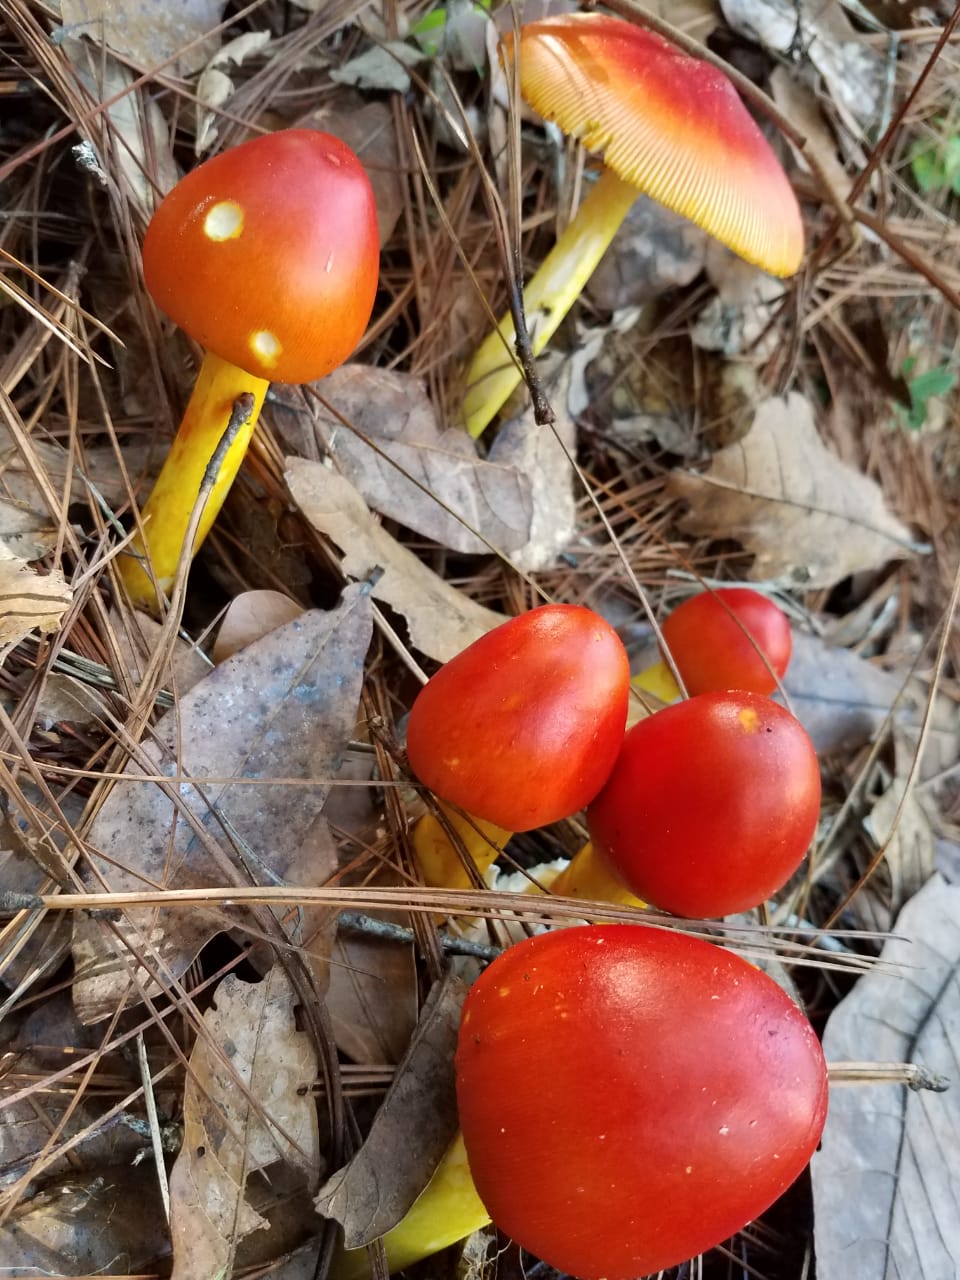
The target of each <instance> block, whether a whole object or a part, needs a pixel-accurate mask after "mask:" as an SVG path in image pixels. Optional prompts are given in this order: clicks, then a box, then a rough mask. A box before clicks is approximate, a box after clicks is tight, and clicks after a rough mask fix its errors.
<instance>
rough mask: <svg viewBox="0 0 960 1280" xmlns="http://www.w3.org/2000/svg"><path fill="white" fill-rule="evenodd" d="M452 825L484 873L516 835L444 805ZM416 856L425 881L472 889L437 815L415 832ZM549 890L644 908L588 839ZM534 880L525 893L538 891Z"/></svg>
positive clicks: (425, 819) (546, 884)
mask: <svg viewBox="0 0 960 1280" xmlns="http://www.w3.org/2000/svg"><path fill="white" fill-rule="evenodd" d="M441 808H442V809H443V812H444V815H445V817H446V819H447V821H448V822H449V823H450V826H451V827H452V828H453V829H454V830H455V831H456V833H457V835H458V836H459V838H460V841H461V842H462V844H463V847H464V850H465V851H466V852H467V853H468V854H469V855H470V857H471V858H472V859H473V862H474V865H475V866H476V868H477V870H478V871H479V873H480V874H481V875H483V874H484V873H485V872H486V871H487V869H488V868H489V867H491V866H492V865H493V863H494V862H495V861H496V859H497V857H498V855H499V853H500V851H501V849H502V848H503V846H504V845H505V844H506V843H507V841H508V840H509V839H510V837H511V835H512V834H513V833H512V832H510V831H505V830H504V829H503V827H497V826H494V824H493V823H492V822H484V821H483V820H482V819H479V818H469V817H467V816H466V815H465V814H460V813H457V812H456V810H454V809H451V808H450V807H449V806H447V805H441ZM410 838H411V842H412V844H413V851H414V856H415V857H416V859H417V864H418V866H419V868H420V873H421V875H422V876H423V879H424V882H425V883H426V884H428V885H431V886H432V887H433V888H437V889H469V888H472V887H473V882H472V880H471V879H470V876H469V875H468V874H467V870H466V868H465V867H464V865H463V862H462V861H461V859H460V857H459V856H458V853H457V850H456V848H455V847H454V843H453V841H452V840H451V839H450V836H449V835H448V834H447V831H446V830H445V829H444V826H443V824H442V823H441V822H439V821H438V820H437V819H436V818H435V817H434V816H433V815H432V814H429V813H428V814H424V816H423V817H422V818H420V819H419V820H418V821H417V822H416V824H415V825H414V828H413V831H412V833H411V837H410ZM543 886H544V888H545V889H546V890H547V891H548V892H549V893H552V894H557V895H558V896H560V897H564V898H580V899H583V900H586V901H592V902H611V903H614V904H616V905H618V906H628V907H642V906H644V905H645V904H644V903H643V902H641V900H640V899H639V898H637V897H635V896H634V895H633V894H632V893H631V892H630V890H629V889H627V888H626V887H625V886H624V885H622V884H621V883H620V881H619V880H618V879H617V878H616V876H615V875H613V873H612V872H611V871H610V870H609V869H608V868H607V865H606V863H605V862H603V861H602V859H600V858H598V857H597V856H596V854H595V853H594V852H593V846H592V845H591V844H590V843H589V841H588V842H587V843H586V844H585V845H584V846H583V847H582V848H581V849H580V850H579V851H578V852H577V853H576V854H574V856H573V858H571V860H570V862H569V864H568V865H567V866H566V867H565V868H564V869H563V871H561V872H560V874H559V875H558V876H557V877H556V878H555V879H553V880H550V881H547V880H544V882H543ZM538 892H540V888H539V886H538V885H536V884H534V883H533V882H532V881H531V883H530V884H529V886H528V887H527V888H526V889H525V890H524V893H538Z"/></svg>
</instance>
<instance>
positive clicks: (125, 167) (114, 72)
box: [61, 0, 179, 216]
mask: <svg viewBox="0 0 960 1280" xmlns="http://www.w3.org/2000/svg"><path fill="white" fill-rule="evenodd" d="M137 7H143V8H145V7H146V0H140V3H139V4H138V5H137ZM150 8H151V9H152V10H154V11H156V9H157V7H156V6H153V5H151V6H150ZM160 8H161V9H163V10H166V11H168V10H169V6H166V5H164V6H160ZM87 29H88V30H89V29H90V28H87ZM61 44H62V48H63V51H64V54H65V55H66V57H67V58H68V59H69V60H70V62H71V63H72V64H73V67H74V69H75V70H76V73H77V76H78V78H79V79H80V81H81V82H82V84H83V85H84V87H85V88H86V89H87V90H88V91H89V93H90V94H91V95H92V97H93V99H94V101H95V102H97V103H101V102H109V103H110V106H109V107H106V108H105V110H104V113H103V114H104V117H105V120H106V122H107V123H108V125H109V132H110V134H112V135H113V136H112V138H111V139H110V153H109V154H108V155H105V154H102V153H101V151H100V142H99V132H98V131H95V130H94V129H93V128H92V127H91V128H90V129H89V130H88V131H87V132H86V135H85V136H86V139H87V142H88V144H89V146H90V147H91V148H92V149H93V155H92V157H90V161H89V162H86V161H83V160H82V158H81V163H85V164H86V167H87V168H89V169H91V170H92V171H93V173H94V175H95V176H96V177H97V179H98V180H99V181H100V182H101V183H102V184H103V185H104V186H110V185H113V184H114V183H117V184H118V185H122V188H123V196H124V198H125V200H129V201H130V202H131V203H133V204H134V205H135V206H136V207H137V208H138V209H139V210H140V212H141V214H142V215H144V216H148V215H149V214H151V213H152V212H153V209H154V205H155V204H156V201H157V198H158V197H157V194H156V192H157V190H158V189H159V191H160V192H161V193H163V192H164V191H167V190H168V189H169V188H170V187H172V186H173V184H174V183H175V182H176V180H177V168H176V164H175V163H174V160H173V153H172V150H171V146H170V135H169V130H168V128H167V123H166V120H165V119H164V116H163V112H162V111H161V110H160V108H159V106H158V105H157V103H156V102H155V101H154V100H153V98H152V97H151V96H150V95H149V94H146V93H143V92H142V91H140V90H137V89H134V87H133V84H134V75H133V72H131V71H130V70H129V68H127V67H125V66H123V65H122V63H120V62H118V61H117V59H116V58H114V57H112V56H111V55H110V54H109V53H106V52H105V51H104V50H103V49H102V48H100V47H99V46H97V45H95V44H92V43H91V42H90V41H88V40H74V39H65V40H63V41H62V42H61ZM177 47H179V46H177ZM158 61H160V59H153V58H151V59H148V60H147V65H148V66H152V65H154V63H155V62H158ZM154 182H155V183H156V186H154Z"/></svg>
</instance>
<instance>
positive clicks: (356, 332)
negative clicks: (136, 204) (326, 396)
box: [143, 129, 380, 382]
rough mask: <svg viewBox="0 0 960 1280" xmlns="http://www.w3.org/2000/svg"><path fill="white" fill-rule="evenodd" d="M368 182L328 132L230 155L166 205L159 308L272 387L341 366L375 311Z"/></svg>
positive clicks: (161, 218)
mask: <svg viewBox="0 0 960 1280" xmlns="http://www.w3.org/2000/svg"><path fill="white" fill-rule="evenodd" d="M379 256H380V250H379V239H378V234H377V215H376V207H375V204H374V197H373V190H372V188H371V186H370V180H369V178H368V177H367V174H366V171H365V170H364V168H363V166H362V165H361V163H360V161H359V160H358V159H357V157H356V156H355V155H354V153H353V152H352V151H351V150H350V148H349V147H348V146H346V145H345V144H344V143H342V142H341V141H340V140H339V138H334V137H332V136H331V135H330V134H326V133H317V132H315V131H313V130H309V129H286V130H281V131H280V132H278V133H271V134H265V135H264V136H263V137H259V138H254V139H252V140H251V141H250V142H246V143H243V144H242V145H241V146H239V147H234V148H233V149H232V150H230V151H225V152H223V153H222V154H221V155H218V156H214V158H213V159H212V160H207V161H206V162H205V163H204V164H201V165H199V166H198V167H197V168H196V169H193V170H191V171H190V173H188V174H187V175H186V177H184V178H183V179H182V180H181V181H180V182H179V183H178V184H177V185H176V186H175V187H174V188H173V190H172V191H170V193H169V194H168V195H167V196H166V198H165V199H164V200H163V201H162V202H161V203H160V205H159V206H158V208H157V211H156V213H155V214H154V215H153V219H152V221H151V222H150V225H149V227H148V228H147V234H146V237H145V239H144V242H143V274H144V279H145V281H146V285H147V288H148V289H149V291H150V293H151V294H152V296H153V298H154V300H155V301H156V302H157V303H158V305H159V306H160V307H162V308H163V310H164V311H165V312H166V313H167V315H168V316H170V318H171V319H172V320H175V321H176V323H177V324H178V325H179V326H180V327H181V329H184V330H186V332H187V333H189V334H190V336H191V337H192V338H193V339H195V341H197V342H199V343H200V344H201V346H203V347H205V348H206V349H207V350H208V351H212V352H213V353H214V355H217V356H219V357H220V358H221V359H222V360H226V361H228V362H229V363H230V364H233V365H236V366H237V367H238V368H240V369H243V370H245V371H246V372H247V373H251V374H255V375H256V376H257V377H259V378H265V379H267V380H269V381H271V382H312V381H313V380H314V379H316V378H322V377H323V376H324V374H327V373H329V372H330V370H331V369H335V368H336V367H337V365H339V364H342V363H343V361H344V360H346V358H347V357H348V356H349V355H350V353H351V351H353V349H354V347H355V346H356V345H357V343H358V342H359V340H360V338H361V336H362V334H363V331H364V329H366V327H367V322H368V321H369V319H370V312H371V310H372V309H373V300H374V295H375V294H376V289H377V276H378V269H379Z"/></svg>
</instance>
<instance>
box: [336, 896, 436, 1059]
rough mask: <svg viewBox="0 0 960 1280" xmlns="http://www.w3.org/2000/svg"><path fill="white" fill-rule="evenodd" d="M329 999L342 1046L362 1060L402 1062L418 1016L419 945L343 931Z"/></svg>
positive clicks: (338, 946)
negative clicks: (417, 954)
mask: <svg viewBox="0 0 960 1280" xmlns="http://www.w3.org/2000/svg"><path fill="white" fill-rule="evenodd" d="M391 919H393V920H394V922H395V923H403V924H406V923H408V921H405V920H401V921H398V920H397V918H396V916H393V917H391ZM326 1004H327V1012H328V1013H329V1015H330V1022H331V1024H332V1026H333V1038H334V1041H335V1042H336V1045H337V1048H338V1049H340V1050H341V1052H343V1053H345V1054H347V1056H348V1057H350V1058H351V1059H352V1060H353V1061H354V1062H359V1063H367V1064H374V1063H382V1062H389V1063H394V1062H399V1061H400V1059H401V1058H402V1057H403V1055H404V1053H405V1052H406V1050H407V1045H408V1044H409V1043H410V1037H411V1035H412V1034H413V1029H414V1027H415V1026H416V1022H417V967H416V957H415V956H414V953H413V945H412V944H409V945H407V944H404V943H397V942H386V941H382V940H381V939H379V938H367V937H363V936H360V935H351V934H344V933H340V934H338V935H337V939H336V942H335V943H334V946H333V950H332V952H331V955H330V979H329V987H328V989H327V996H326Z"/></svg>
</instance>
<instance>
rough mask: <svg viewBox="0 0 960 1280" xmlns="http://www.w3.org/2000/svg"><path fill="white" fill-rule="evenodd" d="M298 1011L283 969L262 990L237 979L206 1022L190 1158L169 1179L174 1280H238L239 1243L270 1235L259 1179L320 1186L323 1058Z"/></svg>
mask: <svg viewBox="0 0 960 1280" xmlns="http://www.w3.org/2000/svg"><path fill="white" fill-rule="evenodd" d="M294 1006H295V997H294V993H293V990H292V988H291V986H290V983H289V981H288V979H287V978H286V976H285V974H284V973H283V970H282V969H281V968H280V967H279V966H276V967H275V968H273V969H271V970H270V972H269V973H268V974H267V976H266V977H265V978H264V979H263V981H262V982H257V983H249V982H242V981H241V980H240V979H239V978H237V977H236V976H235V975H233V974H229V975H228V976H227V977H226V978H224V980H223V981H222V982H221V983H220V985H219V987H218V988H217V993H216V997H215V1005H214V1007H213V1008H212V1009H210V1010H209V1011H208V1012H207V1013H206V1014H205V1016H204V1020H203V1022H204V1030H203V1034H202V1035H201V1036H200V1037H199V1038H198V1040H197V1044H196V1047H195V1048H194V1050H193V1053H192V1054H191V1055H190V1073H189V1075H188V1077H187V1085H186V1090H185V1092H184V1099H183V1112H184V1132H183V1148H182V1150H181V1152H180V1154H179V1156H178V1157H177V1160H176V1163H175V1164H174V1166H173V1171H172V1173H171V1176H170V1234H171V1238H172V1241H173V1273H172V1276H173V1280H211V1277H212V1276H226V1275H229V1274H230V1273H231V1271H232V1267H233V1259H234V1254H235V1251H236V1248H237V1245H238V1244H239V1242H240V1241H241V1240H242V1239H243V1238H244V1236H247V1235H249V1234H250V1233H251V1232H252V1231H257V1230H260V1229H262V1228H265V1227H267V1226H268V1222H267V1219H265V1218H264V1217H262V1216H261V1215H260V1214H259V1213H257V1212H256V1210H255V1209H254V1208H253V1206H252V1205H251V1204H250V1202H249V1200H248V1197H247V1193H246V1185H247V1180H248V1179H249V1178H250V1176H251V1175H252V1174H254V1173H256V1172H258V1171H259V1170H269V1169H270V1167H271V1166H272V1165H277V1164H281V1165H288V1166H292V1168H293V1169H295V1170H296V1171H298V1173H299V1174H300V1176H301V1178H302V1180H303V1182H304V1183H307V1184H308V1185H315V1184H316V1178H317V1172H318V1168H319V1160H320V1141H319V1133H318V1127H317V1111H316V1105H315V1103H314V1101H313V1097H312V1089H313V1083H314V1081H315V1080H316V1076H317V1058H316V1053H315V1051H314V1048H313V1045H312V1043H311V1041H310V1037H309V1036H308V1035H307V1034H306V1033H305V1032H303V1031H298V1030H297V1027H296V1021H295V1018H294ZM267 1177H268V1180H269V1174H268V1175H267Z"/></svg>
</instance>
